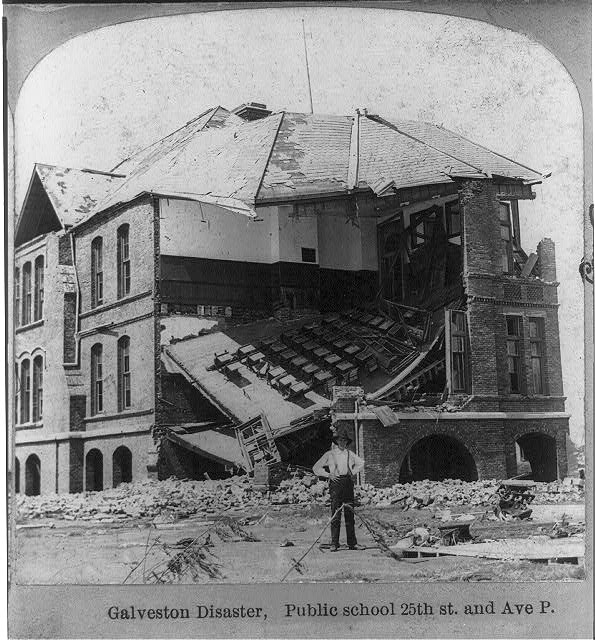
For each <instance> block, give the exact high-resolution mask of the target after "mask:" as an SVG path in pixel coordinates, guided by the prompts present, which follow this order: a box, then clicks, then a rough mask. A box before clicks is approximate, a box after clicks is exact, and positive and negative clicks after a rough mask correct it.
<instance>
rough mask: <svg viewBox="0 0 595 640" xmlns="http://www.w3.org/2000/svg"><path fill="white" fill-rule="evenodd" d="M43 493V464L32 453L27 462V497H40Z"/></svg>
mask: <svg viewBox="0 0 595 640" xmlns="http://www.w3.org/2000/svg"><path fill="white" fill-rule="evenodd" d="M40 493H41V462H40V460H39V458H38V457H37V456H36V455H35V454H34V453H32V454H31V455H30V456H29V457H28V458H27V462H25V495H28V496H38V495H39V494H40Z"/></svg>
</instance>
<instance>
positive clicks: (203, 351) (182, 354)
mask: <svg viewBox="0 0 595 640" xmlns="http://www.w3.org/2000/svg"><path fill="white" fill-rule="evenodd" d="M241 346H242V345H241V344H240V343H238V342H236V341H235V340H234V339H233V338H231V337H229V336H228V335H226V334H225V333H222V332H215V333H211V334H208V335H205V336H200V337H198V338H192V339H190V340H184V341H183V342H178V343H177V344H175V345H170V346H168V347H166V348H165V349H164V356H165V357H169V360H170V362H169V363H168V368H170V369H171V367H172V365H173V366H174V367H177V369H178V371H179V372H180V373H181V374H182V375H183V376H184V377H185V378H186V379H187V380H188V381H189V382H190V383H191V384H192V385H193V386H195V387H196V388H197V389H198V390H199V391H200V392H201V393H202V394H203V395H204V396H205V397H206V398H208V399H209V400H210V401H211V403H212V404H214V405H215V406H216V407H217V408H218V409H219V410H220V411H221V412H222V413H223V414H225V415H226V416H227V417H228V418H230V419H231V420H232V421H233V422H234V423H235V424H238V425H239V424H242V423H244V422H247V421H248V420H250V419H252V418H254V417H255V416H256V415H259V414H261V413H264V414H265V415H266V417H267V419H268V421H269V424H270V425H271V429H272V430H273V431H275V430H276V429H280V428H282V427H287V426H289V425H290V424H291V422H292V421H294V420H296V419H298V418H302V417H303V416H306V415H308V414H310V413H312V411H313V410H314V409H315V408H317V407H320V406H329V405H330V400H328V399H327V398H324V397H323V396H321V395H318V394H317V393H315V392H313V391H311V392H309V393H306V394H304V396H303V398H304V399H305V401H304V402H301V403H300V404H296V403H294V402H291V401H289V400H286V399H285V398H284V397H283V396H282V395H281V394H280V393H279V392H278V391H277V390H275V389H273V388H272V387H271V386H270V385H269V384H267V383H266V382H265V381H264V380H262V379H261V378H259V377H258V376H257V375H256V373H254V372H253V371H251V370H250V369H249V368H248V367H243V368H242V369H241V372H240V374H239V376H238V377H237V378H236V379H235V381H232V380H231V379H230V378H229V377H227V376H226V375H225V374H224V372H223V371H219V370H216V369H212V368H211V366H212V364H213V357H214V354H216V353H223V352H228V353H235V352H237V350H238V349H239V348H240V347H241ZM300 405H303V406H300Z"/></svg>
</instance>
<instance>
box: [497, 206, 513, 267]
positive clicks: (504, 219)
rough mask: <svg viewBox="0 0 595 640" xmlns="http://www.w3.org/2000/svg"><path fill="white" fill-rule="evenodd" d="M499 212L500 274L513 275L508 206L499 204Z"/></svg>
mask: <svg viewBox="0 0 595 640" xmlns="http://www.w3.org/2000/svg"><path fill="white" fill-rule="evenodd" d="M499 212H500V242H501V256H502V272H503V273H513V262H512V225H511V223H510V204H509V203H508V202H500V203H499Z"/></svg>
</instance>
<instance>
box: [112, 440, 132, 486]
mask: <svg viewBox="0 0 595 640" xmlns="http://www.w3.org/2000/svg"><path fill="white" fill-rule="evenodd" d="M112 470H113V484H114V487H117V486H118V485H120V484H122V482H132V453H130V449H129V448H128V447H125V446H124V445H122V446H120V447H118V448H117V449H116V450H115V451H114V455H113V456H112Z"/></svg>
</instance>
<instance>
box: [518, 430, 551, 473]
mask: <svg viewBox="0 0 595 640" xmlns="http://www.w3.org/2000/svg"><path fill="white" fill-rule="evenodd" d="M516 444H517V472H520V473H523V472H526V474H527V477H530V478H531V479H532V480H535V481H536V482H552V481H553V480H556V479H557V477H558V453H557V450H556V440H555V438H552V437H551V436H548V435H545V434H543V433H527V434H525V435H524V436H521V437H520V438H518V440H517V441H516Z"/></svg>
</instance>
